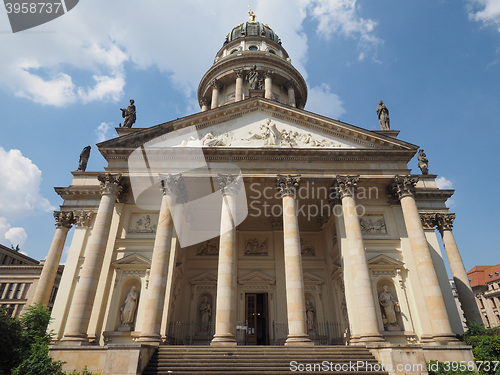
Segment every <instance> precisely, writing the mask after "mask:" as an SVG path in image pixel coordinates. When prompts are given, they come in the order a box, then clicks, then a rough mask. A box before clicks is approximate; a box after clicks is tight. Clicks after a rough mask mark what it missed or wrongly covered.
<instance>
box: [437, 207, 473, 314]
mask: <svg viewBox="0 0 500 375" xmlns="http://www.w3.org/2000/svg"><path fill="white" fill-rule="evenodd" d="M454 218H455V215H450V214H445V215H438V227H439V230H440V232H441V236H442V237H443V245H444V249H445V251H446V257H447V258H448V263H449V264H450V270H451V274H452V275H453V279H454V280H455V286H456V287H457V292H458V299H459V301H460V304H461V305H462V309H463V311H464V315H465V319H467V322H475V323H478V324H480V323H482V319H481V314H480V312H479V309H478V307H477V303H476V299H475V298H474V293H473V291H472V288H471V286H470V283H469V276H468V275H467V271H466V270H465V267H464V262H463V261H462V257H461V256H460V252H459V250H458V246H457V243H456V241H455V237H454V236H453V232H452V230H451V222H450V221H452V220H453V219H454ZM445 220H448V225H446V224H445V223H443V221H445Z"/></svg>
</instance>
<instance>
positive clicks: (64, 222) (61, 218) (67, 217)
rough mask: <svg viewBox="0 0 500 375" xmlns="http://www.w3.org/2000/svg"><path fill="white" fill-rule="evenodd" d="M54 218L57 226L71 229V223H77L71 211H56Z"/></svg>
mask: <svg viewBox="0 0 500 375" xmlns="http://www.w3.org/2000/svg"><path fill="white" fill-rule="evenodd" d="M54 219H55V220H56V227H64V228H68V229H71V225H72V224H74V223H75V219H74V218H73V212H71V211H54Z"/></svg>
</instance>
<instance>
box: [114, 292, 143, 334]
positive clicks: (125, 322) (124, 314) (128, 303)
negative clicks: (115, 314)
mask: <svg viewBox="0 0 500 375" xmlns="http://www.w3.org/2000/svg"><path fill="white" fill-rule="evenodd" d="M137 297H138V294H137V292H136V287H135V285H134V286H132V288H130V292H128V294H127V298H125V303H124V305H123V306H122V307H121V308H120V312H121V314H120V319H121V322H122V325H121V326H120V328H119V329H118V330H119V331H131V330H132V324H133V323H134V314H135V309H136V307H137Z"/></svg>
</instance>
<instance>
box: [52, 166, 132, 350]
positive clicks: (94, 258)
mask: <svg viewBox="0 0 500 375" xmlns="http://www.w3.org/2000/svg"><path fill="white" fill-rule="evenodd" d="M97 179H98V180H99V181H100V183H101V201H100V203H99V209H98V210H97V215H96V219H95V223H94V229H93V230H92V234H91V236H90V238H89V242H88V245H87V248H86V250H85V260H84V261H83V266H82V270H81V271H80V278H79V281H78V284H77V285H76V289H75V294H74V296H73V301H72V303H71V309H70V312H69V315H68V320H67V323H66V329H65V333H64V337H63V338H62V341H66V342H68V343H71V344H84V343H86V342H88V340H87V329H88V325H89V320H90V314H91V313H92V306H93V304H94V298H95V294H96V290H97V284H98V281H99V274H100V273H101V267H102V262H103V259H104V253H105V252H106V245H107V242H108V237H109V230H110V227H111V219H112V217H113V211H114V208H115V203H116V200H117V198H118V197H119V196H120V194H121V193H122V191H123V190H124V181H123V178H122V176H121V174H115V175H113V174H110V173H103V174H100V175H98V176H97Z"/></svg>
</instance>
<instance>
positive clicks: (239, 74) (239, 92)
mask: <svg viewBox="0 0 500 375" xmlns="http://www.w3.org/2000/svg"><path fill="white" fill-rule="evenodd" d="M234 73H235V74H236V89H235V92H234V101H235V102H239V101H241V100H243V69H241V68H240V69H235V70H234Z"/></svg>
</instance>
